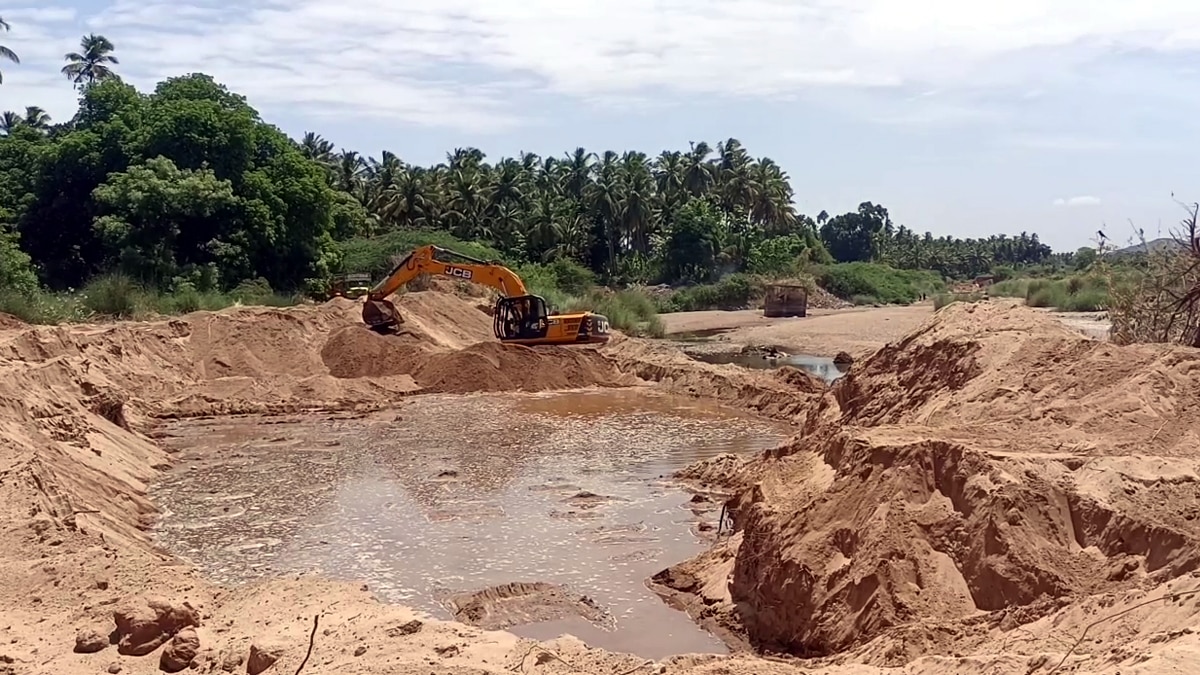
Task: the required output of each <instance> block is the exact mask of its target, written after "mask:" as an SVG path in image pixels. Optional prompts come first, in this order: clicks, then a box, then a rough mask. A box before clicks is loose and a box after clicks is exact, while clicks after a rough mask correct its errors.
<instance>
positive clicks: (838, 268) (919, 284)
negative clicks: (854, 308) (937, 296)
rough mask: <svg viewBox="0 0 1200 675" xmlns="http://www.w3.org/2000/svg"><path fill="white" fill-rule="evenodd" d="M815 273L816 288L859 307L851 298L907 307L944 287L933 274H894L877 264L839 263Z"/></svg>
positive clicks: (894, 272) (914, 272)
mask: <svg viewBox="0 0 1200 675" xmlns="http://www.w3.org/2000/svg"><path fill="white" fill-rule="evenodd" d="M815 271H816V277H817V284H818V285H820V286H821V287H822V288H824V289H825V290H827V291H829V292H830V293H832V294H834V295H836V296H837V297H839V298H842V299H844V300H852V301H854V302H855V304H860V303H859V302H858V301H857V300H855V298H861V299H865V298H871V299H872V300H873V302H878V303H881V304H908V303H912V302H916V301H917V300H918V299H920V297H921V296H922V295H924V294H932V293H936V292H938V291H940V290H942V289H943V288H944V287H945V282H944V281H943V280H942V278H941V277H940V276H938V275H937V273H935V272H930V271H927V270H898V269H895V268H893V267H890V266H888V265H881V264H879V263H866V262H853V263H840V264H837V265H828V266H823V267H818V268H817V269H816V270H815Z"/></svg>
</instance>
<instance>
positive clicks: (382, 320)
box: [362, 299, 404, 333]
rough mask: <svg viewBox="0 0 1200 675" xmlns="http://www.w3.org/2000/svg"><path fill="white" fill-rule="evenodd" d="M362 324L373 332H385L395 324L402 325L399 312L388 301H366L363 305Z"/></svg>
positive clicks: (402, 318) (402, 321)
mask: <svg viewBox="0 0 1200 675" xmlns="http://www.w3.org/2000/svg"><path fill="white" fill-rule="evenodd" d="M362 318H363V323H365V324H367V326H369V327H370V328H371V330H373V331H377V332H381V333H382V332H385V331H388V330H390V329H392V328H393V327H395V326H396V325H397V324H401V323H404V317H402V316H400V310H398V309H396V306H395V305H393V304H392V303H391V301H389V300H369V299H368V300H367V301H365V302H364V303H363V309H362Z"/></svg>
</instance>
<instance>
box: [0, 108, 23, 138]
mask: <svg viewBox="0 0 1200 675" xmlns="http://www.w3.org/2000/svg"><path fill="white" fill-rule="evenodd" d="M24 123H25V118H23V117H21V114H20V113H15V112H13V111H11V110H6V111H5V112H3V113H0V132H3V133H4V135H5V136H7V135H9V134H10V133H12V130H13V129H16V128H17V127H19V126H21V125H22V124H24Z"/></svg>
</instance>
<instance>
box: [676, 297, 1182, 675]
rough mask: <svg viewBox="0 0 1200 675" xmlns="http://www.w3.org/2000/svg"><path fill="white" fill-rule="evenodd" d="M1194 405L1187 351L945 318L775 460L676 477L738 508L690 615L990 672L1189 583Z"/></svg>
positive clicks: (863, 370) (788, 648) (760, 634)
mask: <svg viewBox="0 0 1200 675" xmlns="http://www.w3.org/2000/svg"><path fill="white" fill-rule="evenodd" d="M1198 404H1200V351H1198V350H1194V349H1186V348H1179V347H1169V346H1161V345H1141V346H1132V347H1115V346H1112V345H1109V344H1105V343H1102V342H1097V341H1094V340H1090V339H1087V338H1085V337H1083V336H1081V335H1079V334H1077V333H1075V332H1072V331H1070V330H1067V329H1065V328H1063V327H1062V326H1061V325H1060V324H1058V323H1057V322H1055V321H1054V320H1053V319H1052V318H1049V317H1047V316H1045V315H1044V314H1041V313H1037V312H1033V311H1030V310H1027V309H1025V308H1020V307H1013V306H1007V307H1005V306H995V305H988V304H978V305H969V304H957V305H951V306H948V307H947V308H945V309H943V310H942V311H940V312H938V313H937V314H936V315H935V316H934V317H932V318H931V319H930V320H929V321H928V322H926V324H925V325H923V326H922V327H920V328H918V329H917V330H916V331H914V332H912V333H910V334H909V335H908V336H907V337H906V338H904V339H903V340H900V341H898V342H896V343H893V344H890V345H888V346H886V347H884V348H882V349H880V350H878V351H877V352H875V353H874V354H873V355H871V356H870V357H868V358H867V359H865V360H864V361H861V362H859V363H857V364H855V366H854V367H853V369H852V370H851V373H850V374H849V375H848V376H846V377H845V378H843V379H842V380H840V381H838V382H837V383H835V385H834V386H833V387H832V389H831V391H830V392H829V393H828V394H827V395H826V396H825V397H823V398H822V400H821V401H820V403H819V404H818V405H816V406H814V407H813V408H812V409H811V410H810V413H809V415H808V417H807V419H806V421H805V428H804V430H803V433H802V434H800V435H798V436H797V437H796V438H795V439H793V441H791V442H790V443H788V444H785V445H784V446H781V447H780V448H778V449H776V450H774V451H771V452H768V453H765V454H764V456H762V457H759V458H755V459H731V458H718V459H717V460H710V461H708V462H704V463H702V464H700V465H698V466H694V467H691V468H689V469H688V470H686V471H684V472H683V476H684V477H685V478H689V479H692V480H698V481H702V482H708V483H710V484H718V485H723V486H725V487H727V488H732V489H734V490H735V491H736V495H735V496H734V497H733V498H732V499H731V500H730V502H729V503H728V504H727V506H728V507H729V509H730V510H731V511H732V514H733V518H734V520H735V522H736V523H737V527H738V535H737V536H738V539H737V540H736V543H734V544H730V546H731V547H732V548H733V549H734V550H735V552H734V553H732V556H733V558H734V563H733V564H732V566H731V567H732V568H731V569H730V570H729V571H728V573H727V574H726V576H725V579H726V580H727V582H728V594H727V596H726V597H725V598H715V599H714V598H709V600H708V601H707V602H706V603H705V605H706V607H707V610H706V611H707V612H708V613H709V614H710V615H716V616H717V617H718V618H721V617H724V619H723V621H724V623H725V624H729V623H731V621H730V620H729V619H730V617H732V618H735V619H736V620H737V621H736V622H737V623H738V624H740V625H741V626H742V628H743V631H744V633H743V637H744V638H745V639H746V640H747V641H748V642H749V643H750V644H752V645H754V646H755V647H757V648H760V649H765V650H768V651H776V652H785V653H790V654H798V655H807V656H818V657H819V656H825V657H829V658H834V659H837V660H839V661H845V660H854V659H855V658H856V657H854V656H851V655H853V654H858V655H859V657H857V658H866V659H867V660H866V663H870V664H872V665H879V666H899V665H903V664H904V663H908V662H909V661H911V660H912V659H914V658H917V657H921V656H926V655H938V656H953V655H954V654H958V653H964V652H967V651H969V650H972V649H981V650H993V649H995V648H994V647H993V646H990V645H988V642H987V641H988V640H989V639H994V638H995V634H994V633H995V632H998V631H996V630H995V629H997V628H999V627H1000V626H1003V627H1004V628H1005V629H1007V630H1013V629H1016V628H1017V626H1020V625H1021V624H1025V623H1029V622H1033V621H1036V620H1038V619H1039V618H1040V617H1051V616H1054V615H1055V613H1056V612H1060V613H1061V612H1064V611H1065V610H1062V608H1063V607H1064V606H1070V605H1071V604H1072V603H1074V602H1080V601H1082V600H1081V599H1083V598H1098V597H1107V598H1110V600H1109V601H1110V602H1116V601H1115V600H1112V598H1118V597H1122V596H1128V594H1129V593H1138V592H1142V593H1144V592H1146V591H1147V589H1151V588H1155V587H1156V586H1158V587H1161V586H1162V585H1165V584H1170V583H1179V582H1178V581H1176V580H1178V579H1180V578H1181V577H1182V578H1183V579H1184V580H1188V579H1191V576H1192V574H1193V573H1196V572H1197V571H1200V520H1197V517H1198V516H1200V481H1197V480H1196V475H1197V474H1196V467H1197V462H1198V461H1200V450H1198V447H1200V444H1198V443H1197V440H1198V439H1197V437H1196V434H1197V432H1198V431H1200V418H1198V417H1197V416H1196V412H1197V410H1198V408H1197V405H1198ZM726 558H728V556H726ZM724 564H726V563H725V562H713V563H705V562H704V561H703V560H697V561H691V562H689V563H685V564H684V565H681V566H679V568H678V573H677V575H676V576H678V577H679V578H680V579H683V580H684V585H687V584H689V583H692V582H691V581H690V580H693V579H697V578H701V579H702V578H704V577H705V575H706V574H711V572H712V570H714V569H717V568H718V567H719V566H720V565H724ZM663 581H665V582H666V585H667V586H668V587H670V588H673V589H674V590H675V591H681V590H686V589H683V588H680V586H679V584H678V583H675V581H674V580H673V579H671V578H670V577H669V576H667V577H664V579H663ZM1185 583H1190V582H1186V581H1185ZM692 595H693V596H697V597H699V596H700V595H701V594H699V593H696V592H692ZM722 605H724V606H723V607H722ZM695 609H698V608H694V610H695ZM1064 616H1065V614H1064ZM1047 620H1049V619H1047ZM1180 620H1181V621H1182V623H1181V624H1180V625H1179V627H1178V630H1181V631H1182V630H1185V629H1188V627H1189V626H1191V625H1196V623H1197V620H1198V617H1197V615H1196V614H1195V613H1194V612H1193V613H1190V614H1187V615H1186V616H1183V617H1180ZM1180 635H1190V633H1181V634H1180ZM939 636H940V637H939ZM1143 637H1144V636H1143ZM1051 639H1052V638H1048V637H1047V636H1046V635H1041V636H1038V635H1034V636H1032V637H1031V641H1032V642H1035V643H1037V642H1041V644H1042V645H1043V648H1046V644H1047V643H1048V642H1049V641H1050V640H1051ZM914 641H915V642H917V643H920V644H923V645H924V646H914ZM1189 642H1190V644H1191V647H1189V649H1192V648H1195V647H1196V646H1197V644H1196V641H1195V640H1194V639H1189ZM1147 644H1149V643H1147ZM880 645H886V646H883V647H881V646H880ZM863 654H866V655H869V656H868V657H863V656H862V655H863ZM1162 658H1163V659H1166V657H1162ZM1119 662H1120V660H1119V659H1118V660H1117V661H1116V662H1114V664H1115V663H1119ZM1114 664H1108V665H1106V666H1103V667H1102V666H1101V665H1100V664H1096V663H1090V664H1089V667H1094V668H1096V670H1088V671H1087V672H1108V670H1106V669H1105V668H1108V667H1109V666H1113V665H1114ZM1025 665H1026V666H1028V664H1025ZM909 668H910V670H912V671H913V672H917V671H916V670H915V665H914V664H911V663H910V664H909ZM1035 670H1036V669H1034V670H1031V671H1030V672H1035ZM921 672H924V671H921ZM994 672H1017V668H1016V666H1015V665H1014V666H1013V669H1012V670H1011V671H1010V670H996V671H994ZM1122 672H1125V671H1122ZM1146 672H1157V671H1153V670H1147V671H1146Z"/></svg>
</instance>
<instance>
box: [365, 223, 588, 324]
mask: <svg viewBox="0 0 1200 675" xmlns="http://www.w3.org/2000/svg"><path fill="white" fill-rule="evenodd" d="M421 274H429V275H433V276H435V277H444V278H449V279H460V280H462V281H470V282H472V283H476V284H482V285H484V286H490V287H492V288H494V289H496V290H498V291H500V299H499V300H497V301H496V306H495V308H494V310H493V312H492V318H493V328H494V330H495V332H496V337H497V338H499V339H500V341H501V342H504V343H510V344H519V345H527V346H535V345H568V344H603V343H605V342H608V338H609V325H608V318H607V317H605V316H602V315H600V314H595V313H593V312H574V313H571V314H554V315H551V314H550V313H549V312H548V311H547V309H546V301H545V300H544V299H543V298H542V297H541V296H538V295H531V294H530V293H529V292H528V291H527V290H526V289H525V283H524V282H522V281H521V277H519V276H517V274H516V272H513V271H512V270H510V269H508V268H507V267H505V266H504V265H501V264H500V263H497V262H487V261H485V260H479V259H477V258H472V257H470V256H466V255H463V254H461V253H456V252H454V251H451V250H449V249H445V248H441V247H440V246H422V247H420V248H416V249H413V250H412V251H411V252H410V253H409V254H408V255H407V256H405V257H404V259H403V260H401V261H400V262H399V263H397V264H396V266H395V267H394V268H393V269H392V271H391V272H390V273H389V274H388V275H387V277H386V278H384V280H383V281H380V282H379V283H378V284H375V286H374V287H372V288H371V290H369V291H368V292H367V294H366V299H365V300H364V303H363V309H362V318H363V323H365V324H367V326H368V327H369V328H370V329H371V330H373V331H375V332H378V333H388V332H395V330H396V327H397V326H398V325H399V324H401V323H404V319H403V317H401V316H400V311H399V310H398V309H396V306H395V305H394V304H392V303H391V302H390V301H389V300H388V299H387V298H388V296H390V295H391V294H393V293H395V292H396V291H398V290H400V288H401V287H403V286H404V285H405V284H407V283H408V282H410V281H412V280H413V279H416V278H417V276H419V275H421Z"/></svg>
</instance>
